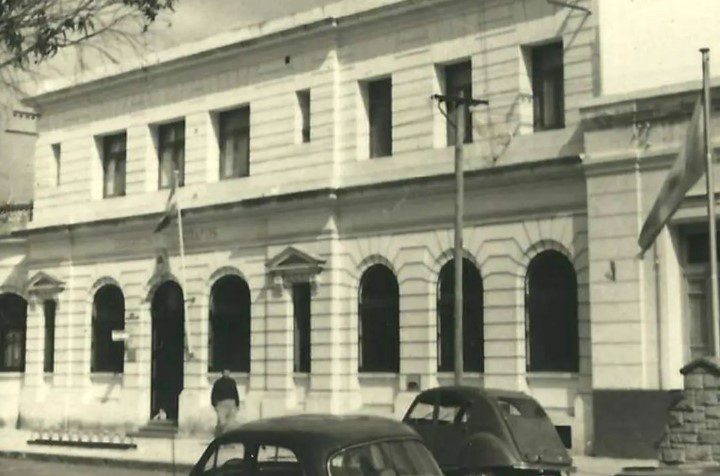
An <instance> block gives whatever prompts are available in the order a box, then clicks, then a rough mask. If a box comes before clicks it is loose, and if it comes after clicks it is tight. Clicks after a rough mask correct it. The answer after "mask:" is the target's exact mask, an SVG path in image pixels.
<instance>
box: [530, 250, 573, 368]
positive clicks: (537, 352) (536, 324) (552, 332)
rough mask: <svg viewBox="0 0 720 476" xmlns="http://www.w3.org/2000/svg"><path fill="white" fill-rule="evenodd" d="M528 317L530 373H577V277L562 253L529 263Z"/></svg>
mask: <svg viewBox="0 0 720 476" xmlns="http://www.w3.org/2000/svg"><path fill="white" fill-rule="evenodd" d="M525 317H526V320H525V329H526V346H527V369H528V371H533V372H548V371H557V372H577V370H578V366H579V352H578V347H579V345H578V296H577V277H576V275H575V268H574V267H573V265H572V263H571V262H570V260H568V259H567V258H566V257H565V255H564V254H562V253H560V252H559V251H555V250H546V251H543V252H541V253H538V254H537V255H536V256H535V257H534V258H533V259H532V260H531V261H530V264H529V265H528V269H527V276H526V280H525Z"/></svg>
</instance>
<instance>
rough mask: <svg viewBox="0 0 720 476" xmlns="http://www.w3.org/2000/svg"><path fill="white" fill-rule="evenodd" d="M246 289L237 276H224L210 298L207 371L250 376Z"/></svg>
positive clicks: (247, 291)
mask: <svg viewBox="0 0 720 476" xmlns="http://www.w3.org/2000/svg"><path fill="white" fill-rule="evenodd" d="M250 309H251V306H250V288H249V286H248V285H247V283H246V282H245V280H244V279H242V278H241V277H240V276H233V275H230V276H225V277H223V278H220V279H219V280H218V281H217V282H216V283H215V284H214V285H213V287H212V291H211V295H210V336H209V340H210V342H209V346H208V347H209V349H210V356H209V357H210V358H209V366H210V368H209V370H210V371H221V370H232V371H236V372H250Z"/></svg>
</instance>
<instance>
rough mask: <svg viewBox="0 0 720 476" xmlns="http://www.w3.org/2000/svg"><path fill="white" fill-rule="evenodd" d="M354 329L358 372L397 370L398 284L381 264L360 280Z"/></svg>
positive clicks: (398, 362) (398, 367)
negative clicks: (356, 328)
mask: <svg viewBox="0 0 720 476" xmlns="http://www.w3.org/2000/svg"><path fill="white" fill-rule="evenodd" d="M359 294H360V296H359V306H358V316H359V317H360V322H359V325H358V331H359V336H358V337H359V339H358V340H359V343H360V349H359V351H360V355H359V356H358V357H359V367H360V369H359V370H360V371H361V372H398V371H399V370H400V296H399V294H398V282H397V279H396V278H395V275H394V274H393V272H392V271H390V269H388V267H387V266H384V265H382V264H375V265H373V266H371V267H370V268H368V269H367V270H366V271H365V272H364V273H363V275H362V277H361V278H360V293H359Z"/></svg>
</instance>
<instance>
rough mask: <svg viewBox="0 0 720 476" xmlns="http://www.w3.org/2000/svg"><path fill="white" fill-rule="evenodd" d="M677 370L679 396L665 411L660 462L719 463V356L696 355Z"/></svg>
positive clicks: (673, 463)
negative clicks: (680, 383)
mask: <svg viewBox="0 0 720 476" xmlns="http://www.w3.org/2000/svg"><path fill="white" fill-rule="evenodd" d="M680 373H682V374H683V376H684V387H685V388H684V390H683V393H682V398H681V399H680V400H679V401H678V402H677V403H676V404H674V405H673V406H672V407H671V408H670V410H669V411H668V419H667V426H666V428H665V435H664V436H663V438H662V440H661V441H660V451H659V459H660V462H661V463H663V464H666V465H678V464H686V465H687V464H690V465H692V464H702V465H708V464H713V465H717V464H720V360H718V359H716V358H710V357H703V358H700V359H696V360H694V361H692V362H690V363H689V364H687V365H686V366H685V367H683V368H682V369H681V370H680Z"/></svg>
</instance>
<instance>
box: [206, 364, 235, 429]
mask: <svg viewBox="0 0 720 476" xmlns="http://www.w3.org/2000/svg"><path fill="white" fill-rule="evenodd" d="M210 400H211V401H212V406H213V407H214V408H215V413H217V424H216V425H215V436H218V435H220V434H221V433H222V432H224V431H225V430H227V429H228V427H229V425H230V424H232V423H233V422H234V421H235V416H236V415H237V412H238V409H239V407H240V398H239V397H238V391H237V384H236V383H235V380H233V379H232V378H231V377H230V371H229V370H227V369H226V370H223V371H222V377H220V378H219V379H217V380H216V381H215V383H214V384H213V388H212V394H211V396H210Z"/></svg>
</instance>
